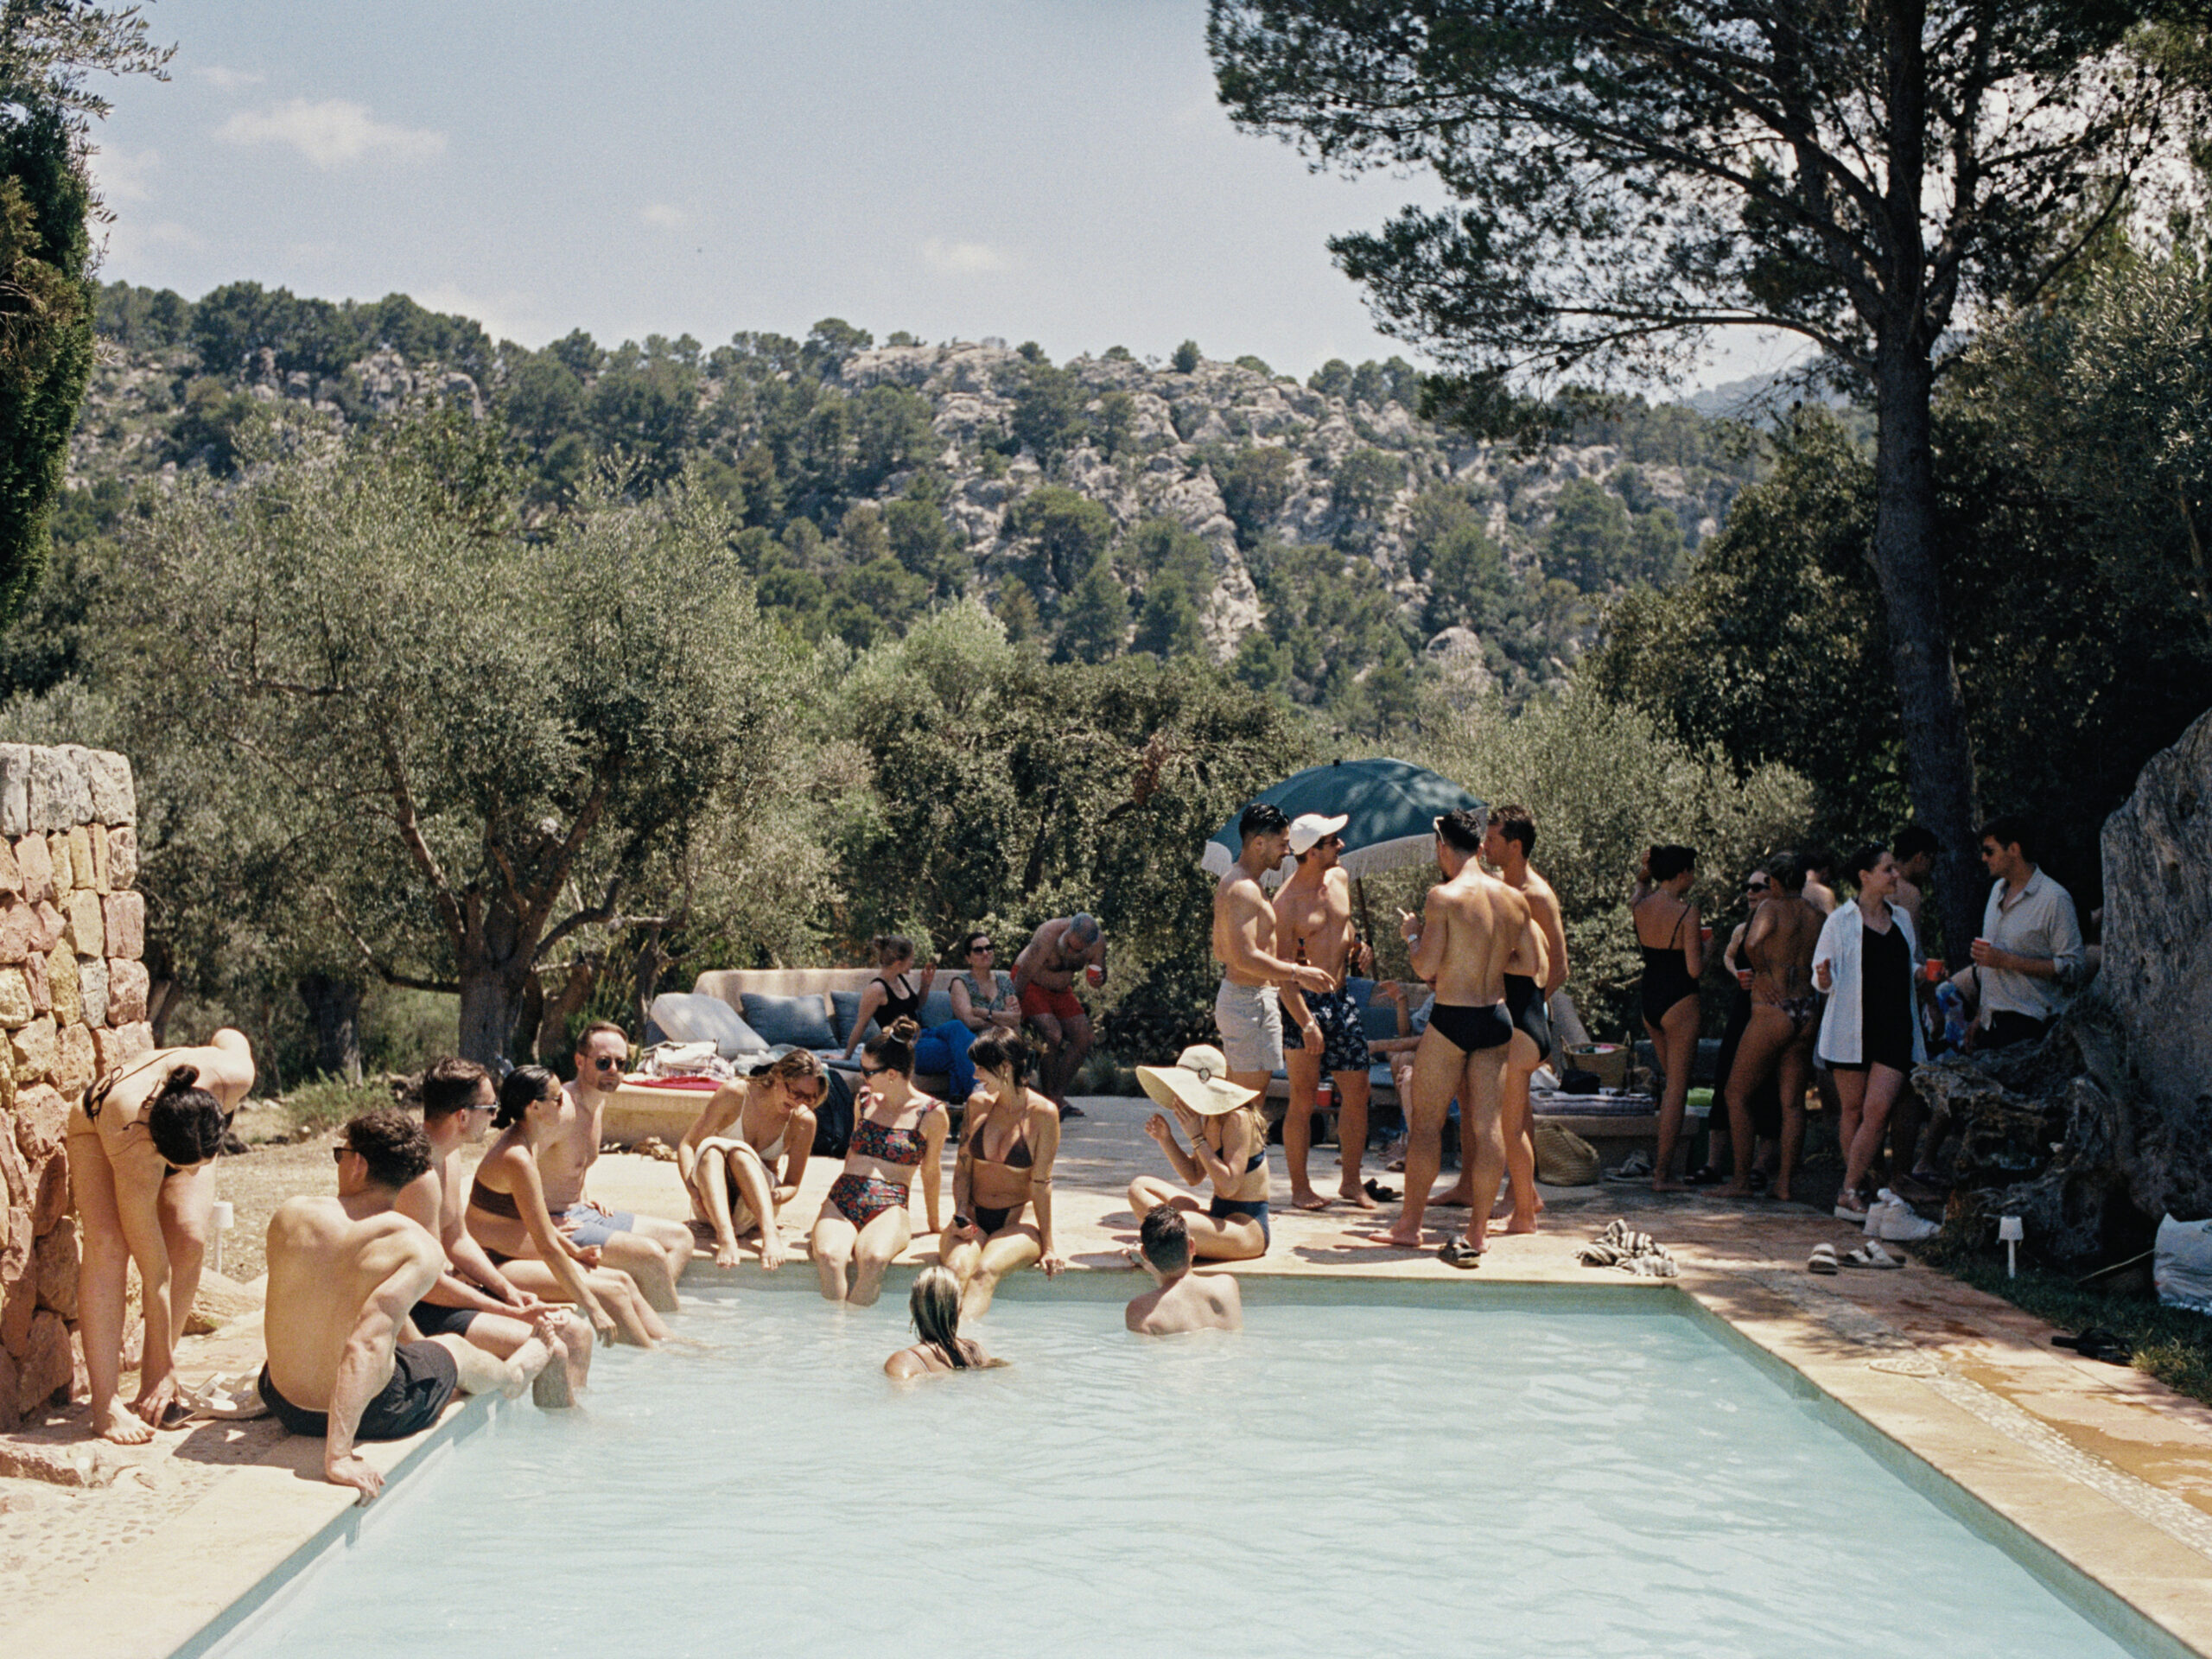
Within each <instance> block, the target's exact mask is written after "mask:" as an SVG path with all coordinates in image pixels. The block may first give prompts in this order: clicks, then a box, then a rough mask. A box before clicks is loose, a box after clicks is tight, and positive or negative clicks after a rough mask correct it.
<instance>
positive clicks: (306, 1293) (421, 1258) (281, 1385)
mask: <svg viewBox="0 0 2212 1659" xmlns="http://www.w3.org/2000/svg"><path fill="white" fill-rule="evenodd" d="M444 1265H445V1252H444V1251H443V1250H442V1249H441V1248H440V1247H439V1244H438V1241H437V1240H436V1239H435V1238H433V1237H432V1236H430V1235H429V1233H428V1232H427V1231H425V1230H423V1228H422V1227H421V1226H419V1225H417V1224H416V1223H414V1222H412V1221H410V1220H409V1219H408V1218H407V1217H405V1216H403V1215H400V1214H398V1213H397V1211H385V1213H384V1214H382V1215H376V1216H371V1217H368V1218H367V1219H365V1220H363V1221H355V1220H353V1218H352V1217H349V1216H348V1215H346V1211H345V1207H344V1205H342V1204H341V1203H340V1201H339V1200H338V1199H336V1198H307V1197H302V1198H287V1199H286V1200H285V1201H284V1202H283V1204H281V1205H278V1206H277V1213H276V1214H275V1215H274V1216H273V1217H270V1223H269V1297H268V1302H267V1306H266V1312H265V1313H264V1319H263V1322H262V1323H263V1328H264V1336H265V1339H266V1341H267V1344H268V1348H269V1375H270V1379H271V1380H272V1381H273V1382H275V1383H276V1384H277V1389H278V1390H279V1391H280V1392H281V1393H282V1394H283V1395H284V1397H285V1398H286V1399H287V1400H289V1401H291V1402H293V1403H294V1404H296V1405H298V1406H301V1407H303V1408H306V1409H308V1410H309V1411H322V1410H326V1409H327V1408H328V1407H329V1404H330V1395H331V1388H332V1385H333V1383H334V1381H335V1380H336V1378H337V1376H338V1364H339V1361H340V1358H342V1357H344V1354H345V1350H346V1338H349V1337H350V1336H351V1335H352V1334H353V1330H354V1327H355V1326H356V1325H359V1323H360V1318H361V1310H362V1308H363V1307H364V1306H366V1305H367V1303H368V1300H369V1298H370V1297H371V1296H372V1295H373V1294H375V1293H376V1292H377V1290H378V1287H381V1286H383V1285H385V1283H386V1282H387V1281H396V1289H397V1292H398V1293H399V1294H402V1295H404V1299H405V1304H406V1305H407V1306H412V1305H413V1304H415V1303H416V1302H417V1301H420V1300H422V1298H423V1294H424V1293H425V1292H426V1291H428V1290H429V1288H430V1287H431V1286H433V1285H435V1284H436V1283H437V1281H438V1274H439V1270H440V1269H441V1268H442V1267H443V1266H444ZM386 1359H387V1363H388V1362H389V1356H386Z"/></svg>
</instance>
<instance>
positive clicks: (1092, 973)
mask: <svg viewBox="0 0 2212 1659" xmlns="http://www.w3.org/2000/svg"><path fill="white" fill-rule="evenodd" d="M1083 978H1084V983H1085V984H1087V985H1103V984H1104V983H1105V982H1106V970H1105V969H1103V968H1101V967H1100V966H1099V965H1098V964H1097V963H1095V962H1093V963H1086V964H1085V965H1084V970H1083Z"/></svg>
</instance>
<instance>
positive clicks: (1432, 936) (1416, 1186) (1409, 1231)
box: [1368, 807, 1530, 1268]
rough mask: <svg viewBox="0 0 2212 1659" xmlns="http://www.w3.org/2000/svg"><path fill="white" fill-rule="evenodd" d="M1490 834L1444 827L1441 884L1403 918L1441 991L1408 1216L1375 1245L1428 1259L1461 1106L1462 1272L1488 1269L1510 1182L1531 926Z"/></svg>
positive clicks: (1411, 1149) (1474, 815) (1455, 1250)
mask: <svg viewBox="0 0 2212 1659" xmlns="http://www.w3.org/2000/svg"><path fill="white" fill-rule="evenodd" d="M1486 828H1487V825H1486V824H1485V823H1484V818H1483V817H1482V815H1481V814H1480V813H1478V812H1474V811H1471V810H1468V809H1466V808H1465V807H1462V808H1460V809H1459V810H1456V811H1453V812H1450V813H1447V814H1446V815H1445V816H1444V817H1440V818H1439V819H1437V821H1436V862H1437V868H1439V869H1440V870H1442V871H1443V873H1444V880H1442V881H1441V882H1440V883H1439V884H1438V885H1437V886H1435V887H1431V888H1430V889H1429V890H1428V897H1427V900H1426V901H1425V903H1424V905H1423V908H1422V913H1421V916H1420V917H1418V918H1416V917H1414V915H1412V914H1411V913H1410V912H1405V913H1402V916H1401V918H1400V920H1401V926H1400V932H1401V933H1402V936H1403V938H1405V941H1406V947H1407V950H1408V952H1409V954H1410V956H1411V958H1412V962H1413V969H1414V974H1415V975H1416V976H1419V977H1420V978H1422V979H1425V980H1427V981H1428V982H1431V983H1432V984H1433V985H1434V986H1435V988H1436V1006H1435V1007H1433V1008H1432V1009H1431V1010H1430V1011H1429V1016H1428V1029H1427V1031H1425V1032H1423V1033H1421V1046H1419V1047H1418V1048H1416V1049H1415V1050H1414V1073H1413V1085H1414V1086H1413V1099H1412V1102H1411V1103H1410V1106H1409V1108H1408V1111H1407V1113H1406V1122H1407V1136H1406V1197H1405V1205H1404V1208H1402V1210H1400V1211H1399V1212H1398V1219H1397V1221H1396V1223H1395V1224H1393V1225H1392V1226H1391V1227H1390V1228H1389V1230H1387V1231H1384V1232H1380V1233H1371V1234H1370V1235H1368V1237H1369V1239H1370V1241H1371V1242H1372V1243H1377V1244H1389V1245H1395V1246H1396V1247H1398V1248H1399V1249H1420V1248H1421V1217H1422V1214H1423V1212H1424V1211H1426V1210H1427V1206H1428V1201H1429V1193H1430V1192H1431V1190H1432V1189H1433V1187H1434V1185H1436V1176H1437V1171H1438V1169H1439V1168H1440V1166H1441V1165H1442V1163H1443V1161H1444V1140H1443V1136H1444V1121H1445V1118H1446V1116H1447V1115H1448V1114H1449V1113H1450V1111H1451V1109H1452V1100H1453V1099H1454V1098H1455V1097H1456V1098H1457V1099H1458V1101H1459V1113H1460V1129H1459V1133H1460V1137H1461V1143H1462V1144H1463V1145H1471V1154H1470V1156H1469V1158H1468V1160H1467V1161H1468V1163H1469V1165H1470V1166H1471V1169H1472V1171H1473V1183H1472V1185H1471V1188H1470V1191H1471V1192H1472V1193H1473V1194H1474V1199H1475V1201H1474V1203H1473V1204H1472V1205H1470V1206H1469V1208H1468V1211H1467V1228H1466V1231H1465V1234H1464V1235H1463V1236H1460V1237H1459V1238H1452V1239H1446V1241H1445V1243H1444V1247H1443V1249H1440V1251H1439V1252H1438V1255H1440V1256H1441V1257H1442V1258H1443V1260H1444V1261H1445V1262H1447V1263H1449V1264H1450V1265H1451V1266H1452V1267H1455V1268H1473V1267H1478V1266H1480V1265H1481V1263H1482V1254H1483V1250H1484V1247H1485V1245H1486V1244H1487V1243H1488V1235H1489V1232H1490V1206H1491V1199H1493V1198H1495V1197H1496V1196H1497V1184H1498V1181H1499V1179H1501V1178H1502V1177H1503V1174H1504V1173H1505V1140H1504V1136H1503V1134H1502V1133H1501V1131H1500V1128H1499V1122H1498V1114H1499V1109H1500V1106H1501V1103H1502V1102H1503V1096H1504V1090H1505V1062H1506V1058H1507V1054H1508V1052H1509V1048H1510V1044H1511V1042H1512V1039H1513V1032H1514V1026H1513V1020H1512V1016H1511V1014H1510V1013H1509V1012H1508V1011H1507V1007H1506V1002H1505V966H1506V963H1507V962H1508V961H1509V960H1510V957H1511V956H1512V952H1513V946H1514V944H1515V943H1516V941H1517V940H1519V939H1520V938H1522V935H1523V932H1524V931H1525V930H1526V929H1527V928H1528V926H1529V920H1530V912H1529V901H1528V899H1525V898H1523V897H1522V895H1521V894H1520V893H1516V892H1515V891H1514V890H1513V889H1512V888H1511V887H1508V886H1506V885H1505V883H1504V882H1503V881H1500V880H1497V878H1496V877H1494V876H1490V875H1485V874H1484V873H1483V868H1482V865H1481V863H1480V862H1479V861H1478V860H1477V858H1476V855H1477V854H1478V852H1479V851H1480V850H1481V849H1482V844H1483V835H1484V830H1485V829H1486Z"/></svg>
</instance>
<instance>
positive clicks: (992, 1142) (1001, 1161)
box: [937, 1032, 1067, 1320]
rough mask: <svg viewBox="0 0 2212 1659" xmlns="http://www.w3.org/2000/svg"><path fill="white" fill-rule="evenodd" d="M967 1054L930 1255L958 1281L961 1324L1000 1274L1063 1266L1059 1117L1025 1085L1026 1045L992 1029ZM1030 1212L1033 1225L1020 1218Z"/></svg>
mask: <svg viewBox="0 0 2212 1659" xmlns="http://www.w3.org/2000/svg"><path fill="white" fill-rule="evenodd" d="M968 1052H969V1058H971V1059H973V1060H974V1061H975V1063H976V1094H975V1097H974V1099H973V1100H971V1101H970V1102H969V1107H968V1122H967V1125H966V1130H967V1132H966V1134H965V1135H963V1136H962V1137H961V1141H960V1155H959V1157H958V1159H957V1160H956V1161H955V1162H954V1164H953V1166H952V1225H951V1226H950V1227H948V1228H946V1229H945V1230H944V1233H943V1235H942V1236H939V1238H938V1245H937V1255H938V1261H940V1262H943V1263H944V1265H945V1266H946V1267H948V1268H951V1269H952V1273H953V1276H954V1277H955V1278H957V1280H958V1281H960V1316H961V1318H962V1319H969V1320H973V1319H982V1317H983V1315H984V1313H987V1312H988V1310H989V1308H990V1306H991V1294H992V1293H993V1292H994V1291H995V1290H996V1289H997V1287H998V1282H999V1281H1000V1280H1001V1279H1003V1278H1004V1277H1005V1276H1006V1275H1007V1274H1009V1273H1019V1272H1020V1271H1021V1269H1022V1268H1026V1267H1027V1266H1029V1265H1030V1263H1032V1262H1035V1263H1036V1264H1037V1266H1038V1267H1039V1268H1042V1269H1043V1270H1044V1273H1045V1276H1046V1278H1051V1277H1052V1276H1054V1275H1055V1274H1058V1273H1059V1272H1060V1271H1061V1270H1062V1269H1063V1268H1065V1267H1066V1266H1067V1261H1066V1258H1065V1257H1064V1256H1062V1255H1060V1253H1059V1250H1058V1247H1057V1246H1056V1245H1054V1243H1053V1242H1052V1160H1053V1159H1054V1158H1055V1157H1056V1156H1058V1153H1059V1149H1060V1113H1059V1109H1058V1107H1057V1106H1055V1105H1053V1104H1052V1102H1051V1101H1050V1100H1049V1099H1047V1098H1046V1096H1043V1095H1040V1094H1039V1093H1038V1092H1037V1091H1036V1090H1034V1089H1032V1088H1031V1087H1030V1086H1029V1077H1030V1073H1031V1071H1033V1069H1034V1068H1035V1066H1036V1064H1037V1056H1036V1051H1035V1050H1034V1049H1033V1048H1032V1047H1030V1046H1029V1041H1028V1039H1027V1038H1025V1037H1022V1036H1020V1035H1019V1034H1017V1033H1012V1032H994V1033H992V1034H991V1035H989V1036H988V1037H979V1038H977V1039H976V1043H975V1046H973V1047H972V1048H970V1049H969V1051H968ZM1032 1205H1034V1206H1035V1208H1036V1211H1037V1219H1036V1220H1035V1221H1033V1222H1032V1221H1027V1220H1025V1219H1023V1212H1024V1211H1027V1210H1028V1209H1029V1208H1030V1207H1031V1206H1032Z"/></svg>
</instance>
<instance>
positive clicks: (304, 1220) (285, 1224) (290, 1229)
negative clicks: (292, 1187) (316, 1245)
mask: <svg viewBox="0 0 2212 1659" xmlns="http://www.w3.org/2000/svg"><path fill="white" fill-rule="evenodd" d="M345 1219H346V1211H345V1209H344V1207H343V1206H342V1205H340V1204H339V1202H338V1200H337V1199H335V1198H329V1197H327V1196H326V1195H324V1194H321V1193H316V1192H298V1193H295V1194H294V1195H293V1196H292V1197H290V1198H287V1199H285V1200H284V1202H283V1203H282V1204H280V1205H277V1208H276V1210H275V1211H273V1212H272V1213H271V1214H270V1217H269V1231H270V1236H271V1237H274V1236H276V1235H277V1232H278V1230H280V1229H281V1230H283V1231H284V1232H286V1233H292V1234H296V1233H300V1232H303V1231H319V1230H322V1229H324V1228H327V1226H329V1224H331V1223H332V1222H333V1221H334V1220H336V1221H340V1222H342V1221H344V1220H345Z"/></svg>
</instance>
